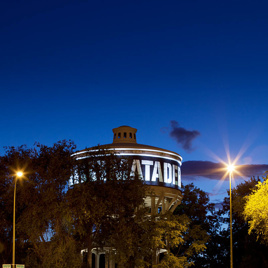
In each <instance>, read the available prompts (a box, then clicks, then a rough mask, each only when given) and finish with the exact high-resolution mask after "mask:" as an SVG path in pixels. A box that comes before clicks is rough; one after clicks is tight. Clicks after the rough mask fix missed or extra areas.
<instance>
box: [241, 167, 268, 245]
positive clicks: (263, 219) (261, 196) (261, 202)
mask: <svg viewBox="0 0 268 268" xmlns="http://www.w3.org/2000/svg"><path fill="white" fill-rule="evenodd" d="M263 179H264V181H263V182H260V181H259V182H258V184H257V185H256V187H255V189H254V190H253V192H252V193H251V194H250V195H249V196H246V197H245V198H244V201H245V202H246V204H245V207H244V213H243V214H244V217H245V220H248V223H249V234H251V233H252V232H253V231H255V232H256V233H257V237H258V238H261V239H262V240H263V241H264V242H265V243H267V244H268V210H267V207H268V184H267V179H268V172H267V176H266V178H263Z"/></svg>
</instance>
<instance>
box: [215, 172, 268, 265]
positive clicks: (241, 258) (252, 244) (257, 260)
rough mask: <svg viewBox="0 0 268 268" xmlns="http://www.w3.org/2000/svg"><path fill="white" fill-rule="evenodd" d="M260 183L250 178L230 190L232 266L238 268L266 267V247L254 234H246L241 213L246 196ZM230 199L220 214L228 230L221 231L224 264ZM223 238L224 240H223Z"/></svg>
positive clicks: (227, 238)
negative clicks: (231, 206)
mask: <svg viewBox="0 0 268 268" xmlns="http://www.w3.org/2000/svg"><path fill="white" fill-rule="evenodd" d="M259 182H260V179H259V178H255V177H252V178H251V179H250V180H248V181H244V182H243V183H240V184H239V185H237V186H236V187H235V188H233V189H232V205H233V223H232V226H233V252H234V266H235V267H239V268H253V267H263V268H264V267H267V265H268V258H267V254H266V252H267V247H266V246H265V245H263V244H261V243H259V242H258V241H256V240H257V236H256V234H255V233H251V234H248V224H247V222H246V221H245V219H244V215H243V211H244V207H245V203H246V198H245V197H246V196H249V195H251V194H252V192H253V191H254V189H255V187H256V185H257V184H258V183H259ZM229 211H230V199H229V198H225V200H224V202H223V208H222V209H221V210H220V212H221V213H222V215H223V216H222V222H223V224H228V225H227V226H228V228H227V229H225V230H222V232H221V236H222V241H223V242H222V245H224V246H225V252H227V256H226V260H225V263H226V265H228V262H229V258H228V257H229V256H228V254H229V246H228V243H229V237H230V236H229V235H230V229H229V217H227V215H228V213H229ZM224 237H225V238H226V239H225V240H224ZM223 261H224V259H223ZM223 267H224V266H223Z"/></svg>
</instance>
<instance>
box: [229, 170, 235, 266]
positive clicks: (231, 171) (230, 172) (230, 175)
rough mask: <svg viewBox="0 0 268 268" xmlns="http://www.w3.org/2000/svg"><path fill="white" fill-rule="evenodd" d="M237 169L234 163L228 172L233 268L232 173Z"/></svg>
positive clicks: (231, 261)
mask: <svg viewBox="0 0 268 268" xmlns="http://www.w3.org/2000/svg"><path fill="white" fill-rule="evenodd" d="M234 170H235V167H234V165H229V166H228V172H229V186H230V267H231V268H233V229H232V223H233V215H232V213H233V212H232V174H233V171H234Z"/></svg>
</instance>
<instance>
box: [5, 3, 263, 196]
mask: <svg viewBox="0 0 268 268" xmlns="http://www.w3.org/2000/svg"><path fill="white" fill-rule="evenodd" d="M267 14H268V2H267V1H253V0H250V1H246V0H243V1H236V0H232V1H231V0H225V1H215V0H213V1H206V0H203V1H191V0H187V1H186V0H185V1H179V0H174V1H173V0H172V1H169V0H168V1H163V0H162V1H158V0H152V1H146V0H143V1H136V0H135V1H108V0H104V1H85V0H84V1H78V0H76V1H70V0H69V1H68V0H65V1H57V0H54V1H50V0H46V1H12V0H3V1H1V3H0V91H1V98H0V106H1V113H0V124H1V134H0V138H1V139H0V147H1V148H0V153H3V152H4V150H3V149H2V147H3V146H12V145H13V146H18V145H21V144H27V145H28V146H30V147H31V146H33V144H34V142H35V141H37V142H40V143H43V144H46V145H52V144H53V143H54V142H56V141H58V140H62V139H72V140H73V141H74V142H75V143H76V144H77V146H78V149H83V148H85V147H89V146H94V145H97V144H106V143H111V142H112V128H115V127H118V126H120V125H130V126H132V127H135V128H137V129H138V133H137V139H138V142H139V143H143V144H148V145H153V146H157V147H161V148H165V149H168V150H172V151H175V152H177V153H179V154H181V155H182V157H183V159H184V161H185V162H187V161H193V160H195V161H212V162H218V160H217V159H215V158H214V157H212V155H211V154H210V153H209V151H211V152H213V153H214V154H215V155H217V156H218V157H220V158H222V159H223V160H227V157H226V151H225V146H226V145H228V146H229V148H230V153H231V157H232V158H234V157H235V156H236V155H237V154H238V152H239V151H240V149H241V148H244V149H245V150H244V154H243V155H242V156H241V158H240V160H239V162H238V164H250V165H252V164H255V165H256V164H265V165H267V164H268V161H267V159H268V141H267V136H268V134H267V133H268V123H267V122H268V109H267V107H268V49H267V48H268V16H267ZM172 120H173V121H176V122H177V128H180V129H181V130H184V131H185V132H186V134H187V133H188V134H189V133H192V132H193V131H196V132H198V133H200V135H197V136H196V137H194V138H193V139H192V140H191V145H192V146H191V148H190V150H185V149H184V148H183V144H181V143H180V140H176V137H174V136H171V135H170V134H171V132H172V131H174V130H176V128H175V129H174V125H173V128H172V124H171V121H172ZM173 123H174V122H173ZM175 132H176V131H175ZM179 138H180V136H179V137H178V139H179ZM178 141H179V142H178ZM193 168H194V167H193ZM261 172H263V171H262V170H261V171H260V173H261ZM256 173H258V172H256ZM256 173H255V174H254V173H252V174H248V175H259V174H260V173H258V174H256ZM186 179H187V178H186V177H185V180H186ZM191 179H194V177H193V176H192V177H191V178H189V177H188V179H187V183H188V182H189V181H191ZM216 182H217V179H216V180H215V178H214V179H211V178H208V179H205V178H203V177H196V178H195V183H196V184H198V186H199V187H201V188H202V189H203V190H206V191H209V192H211V191H212V188H213V187H214V186H215V183H216ZM226 187H228V186H227V185H224V186H222V188H221V189H220V190H219V191H225V188H226ZM214 191H215V189H214Z"/></svg>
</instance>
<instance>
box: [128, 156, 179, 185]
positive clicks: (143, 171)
mask: <svg viewBox="0 0 268 268" xmlns="http://www.w3.org/2000/svg"><path fill="white" fill-rule="evenodd" d="M135 172H137V174H138V175H139V176H140V177H141V178H142V179H143V180H144V181H145V183H146V184H148V185H158V186H165V187H172V188H181V169H180V165H179V164H178V162H177V161H175V160H166V159H162V158H158V157H144V156H133V162H132V167H131V174H132V175H133V174H134V173H135Z"/></svg>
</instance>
